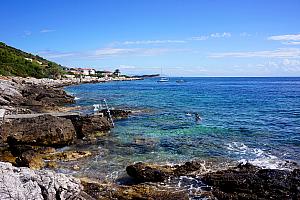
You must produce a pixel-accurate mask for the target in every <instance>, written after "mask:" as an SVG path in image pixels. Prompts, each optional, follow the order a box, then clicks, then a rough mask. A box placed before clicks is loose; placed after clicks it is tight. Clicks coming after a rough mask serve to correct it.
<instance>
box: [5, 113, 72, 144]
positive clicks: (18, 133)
mask: <svg viewBox="0 0 300 200" xmlns="http://www.w3.org/2000/svg"><path fill="white" fill-rule="evenodd" d="M0 134H1V137H2V140H3V142H8V143H9V144H10V145H16V144H29V145H37V146H54V147H55V146H65V145H68V144H71V143H72V142H73V141H74V139H76V132H75V128H74V126H73V124H72V122H71V120H69V119H65V118H59V117H54V116H51V115H41V116H38V117H33V118H20V119H14V120H11V121H6V122H5V123H4V124H3V126H2V129H1V133H0Z"/></svg>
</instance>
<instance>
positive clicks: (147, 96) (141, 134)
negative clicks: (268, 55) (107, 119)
mask: <svg viewBox="0 0 300 200" xmlns="http://www.w3.org/2000/svg"><path fill="white" fill-rule="evenodd" d="M178 79H179V78H171V79H170V82H167V83H158V82H157V80H158V79H146V80H143V81H131V82H110V83H99V84H83V85H77V86H70V87H67V88H66V90H67V91H68V92H69V93H72V94H74V95H75V96H76V97H77V98H78V100H77V104H78V105H80V106H92V105H93V104H98V103H99V100H101V99H104V98H105V99H106V100H107V102H108V103H109V105H110V106H111V107H114V108H128V109H132V110H135V111H140V112H137V113H135V114H134V115H132V116H130V117H129V118H128V119H125V120H119V121H116V122H115V124H116V127H115V128H114V129H113V130H112V131H111V133H110V135H109V136H108V137H107V138H105V139H100V140H99V141H97V142H96V143H95V144H94V145H93V146H90V147H89V148H91V149H94V150H95V151H96V152H98V153H97V155H96V156H94V157H92V158H90V160H87V161H85V163H81V165H84V166H83V167H82V169H84V170H86V173H89V172H91V171H93V173H97V176H106V177H107V176H118V173H119V172H122V171H124V169H125V167H126V166H127V165H128V164H130V163H132V162H136V161H148V162H155V163H179V162H183V161H187V160H191V159H201V160H214V162H217V163H218V162H219V163H232V162H241V161H244V162H245V161H249V162H252V163H254V164H256V165H259V166H262V167H267V168H289V163H287V162H286V161H287V160H288V161H294V162H297V163H299V162H300V78H183V79H184V80H186V82H184V83H176V80H178ZM91 109H92V108H91ZM187 113H191V115H189V114H187ZM194 113H199V115H200V116H201V118H202V121H200V122H199V121H198V122H196V121H195V117H194ZM78 148H79V147H78ZM80 148H83V147H80Z"/></svg>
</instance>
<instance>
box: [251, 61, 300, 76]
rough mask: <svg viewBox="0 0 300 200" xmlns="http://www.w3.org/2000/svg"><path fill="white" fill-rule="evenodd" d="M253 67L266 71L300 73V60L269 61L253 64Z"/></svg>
mask: <svg viewBox="0 0 300 200" xmlns="http://www.w3.org/2000/svg"><path fill="white" fill-rule="evenodd" d="M251 66H253V67H259V68H260V69H259V70H261V69H263V70H264V71H269V72H272V71H273V72H274V71H278V72H287V73H299V72H300V60H292V59H283V60H280V61H268V62H265V63H261V64H256V65H251Z"/></svg>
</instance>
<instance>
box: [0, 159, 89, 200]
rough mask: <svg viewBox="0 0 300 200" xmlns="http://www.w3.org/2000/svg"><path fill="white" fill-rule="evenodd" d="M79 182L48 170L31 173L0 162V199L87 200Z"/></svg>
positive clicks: (29, 170)
mask: <svg viewBox="0 0 300 200" xmlns="http://www.w3.org/2000/svg"><path fill="white" fill-rule="evenodd" d="M83 196H86V194H85V193H84V192H83V187H82V185H81V184H80V181H79V180H78V179H76V178H73V177H71V176H68V175H64V174H59V173H55V172H52V171H48V170H43V171H33V170H31V169H29V168H16V167H13V166H12V165H11V164H10V163H3V162H0V199H6V200H14V199H35V200H45V199H47V200H56V199H61V200H64V199H78V200H79V199H82V200H83V199H87V198H85V197H83Z"/></svg>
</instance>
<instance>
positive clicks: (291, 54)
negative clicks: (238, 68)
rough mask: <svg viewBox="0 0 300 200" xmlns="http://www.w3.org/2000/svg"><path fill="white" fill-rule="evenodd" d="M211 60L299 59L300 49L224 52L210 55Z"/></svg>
mask: <svg viewBox="0 0 300 200" xmlns="http://www.w3.org/2000/svg"><path fill="white" fill-rule="evenodd" d="M209 57H211V58H224V57H236V58H250V57H266V58H299V57H300V49H298V48H280V49H276V50H271V51H242V52H223V53H212V54H210V55H209Z"/></svg>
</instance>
